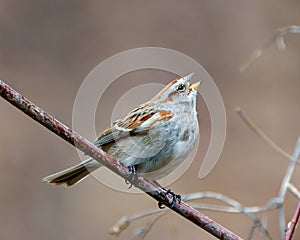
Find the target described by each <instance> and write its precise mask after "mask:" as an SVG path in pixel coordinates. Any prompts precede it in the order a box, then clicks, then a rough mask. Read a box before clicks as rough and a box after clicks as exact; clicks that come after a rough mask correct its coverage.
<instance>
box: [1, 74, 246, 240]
mask: <svg viewBox="0 0 300 240" xmlns="http://www.w3.org/2000/svg"><path fill="white" fill-rule="evenodd" d="M0 95H1V96H2V97H3V98H4V99H5V100H7V101H8V102H9V103H11V104H12V105H14V106H15V107H17V108H18V109H20V110H21V111H22V112H24V113H25V114H26V115H28V116H30V117H31V118H32V119H34V120H36V121H37V122H38V123H40V124H41V125H43V126H44V127H46V128H48V129H49V130H50V131H51V132H53V133H55V134H56V135H58V136H59V137H61V138H63V139H64V140H66V141H67V142H69V143H70V144H72V145H73V146H75V147H76V148H78V149H79V150H81V151H83V152H84V153H86V154H87V155H89V156H90V157H92V158H93V159H95V160H97V161H99V162H100V163H101V164H103V165H104V166H106V167H108V168H109V169H110V170H112V171H113V172H115V173H116V174H118V175H119V176H121V177H122V178H124V179H126V180H127V181H129V182H131V183H132V184H133V185H134V186H136V187H137V188H139V189H141V190H142V191H144V192H145V193H147V194H148V195H149V196H151V197H152V198H154V199H156V200H157V201H159V202H163V203H164V205H166V206H167V207H170V206H171V203H172V199H173V196H172V195H171V194H167V191H166V190H165V189H162V188H160V187H158V186H157V185H156V184H154V183H153V182H152V181H149V180H146V179H144V178H143V177H140V176H138V177H137V178H136V179H135V180H134V182H132V179H131V178H130V177H128V176H129V170H128V169H127V168H126V167H125V166H123V165H122V164H121V163H119V162H118V161H117V160H115V159H113V158H112V157H111V156H109V155H108V154H107V153H105V152H104V151H102V150H101V149H100V148H98V147H96V146H95V145H94V144H92V143H91V142H89V141H88V140H86V139H85V138H83V137H82V136H80V135H79V134H78V133H76V132H75V131H72V130H71V129H70V128H69V127H67V126H66V125H64V124H62V123H61V122H59V121H58V120H56V119H55V118H54V117H53V116H51V115H49V114H48V113H46V112H45V111H44V110H42V109H41V108H39V107H38V106H36V105H35V104H33V103H32V102H30V101H29V100H28V99H26V98H24V97H23V96H22V95H21V94H19V93H18V92H16V91H15V90H14V89H12V88H11V87H10V86H8V85H7V84H5V83H4V82H3V81H1V80H0ZM172 210H173V211H174V212H177V213H178V214H180V215H181V216H183V217H184V218H186V219H188V220H190V221H191V222H193V223H194V224H196V225H197V226H199V227H201V228H202V229H204V230H205V231H207V232H209V233H210V234H212V235H213V236H215V237H217V238H219V239H241V238H240V237H239V236H237V235H235V234H233V233H231V232H230V231H229V230H227V229H226V228H224V227H222V226H221V225H219V224H218V223H216V222H215V221H213V220H211V219H210V218H208V217H207V216H205V215H204V214H202V213H200V212H198V211H197V210H195V209H194V208H192V207H190V206H188V205H187V204H186V203H184V202H183V201H181V202H178V201H177V202H176V204H175V206H174V207H173V208H172Z"/></svg>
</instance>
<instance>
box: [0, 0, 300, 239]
mask: <svg viewBox="0 0 300 240" xmlns="http://www.w3.org/2000/svg"><path fill="white" fill-rule="evenodd" d="M299 13H300V2H299V1H295V0H290V1H278V0H276V1H274V0H253V1H231V0H228V1H214V0H209V1H208V0H205V1H204V0H200V1H192V0H189V1H179V0H177V1H170V0H168V1H147V2H146V1H92V0H87V1H77V0H74V1H64V0H52V1H46V0H39V1H37V0H35V1H34V0H28V1H16V0H0V70H1V71H0V79H2V80H4V81H5V82H7V83H8V84H10V85H11V86H12V87H14V88H15V89H17V90H18V91H20V92H21V93H23V94H24V96H26V97H27V98H29V99H30V100H32V101H33V102H35V103H36V104H38V105H39V106H41V107H42V108H43V109H45V110H46V111H48V112H49V113H51V114H53V115H54V116H55V117H57V118H58V119H59V120H62V121H63V122H64V123H66V124H68V125H69V126H71V124H72V122H71V121H72V107H73V101H74V99H75V96H76V93H77V91H78V88H79V87H80V84H81V83H82V81H83V79H84V78H85V77H86V75H87V74H88V73H89V72H90V71H91V70H92V69H93V68H94V67H95V66H96V65H97V64H98V63H100V62H101V61H103V60H105V59H106V58H108V57H110V56H112V55H114V54H116V53H118V52H120V51H124V50H128V49H132V48H137V47H147V46H155V47H165V48H170V49H174V50H177V51H180V52H183V53H185V54H187V55H189V56H190V57H192V58H194V59H195V60H196V61H198V62H199V63H200V64H202V65H203V66H204V67H205V68H206V70H207V71H208V72H209V73H210V75H211V76H212V77H213V79H214V80H215V82H216V84H217V86H218V88H219V90H220V92H221V94H222V97H223V99H224V103H225V107H226V111H227V120H228V128H227V131H228V132H227V139H226V144H225V148H224V150H223V153H222V155H221V157H220V160H219V162H218V164H217V165H216V167H215V168H214V170H213V171H212V172H211V173H210V174H209V175H208V176H207V177H206V178H205V179H202V180H200V179H198V177H197V176H198V170H199V167H200V165H201V159H203V157H204V154H205V150H206V148H207V144H208V142H209V136H210V119H209V115H208V111H207V109H206V107H205V104H204V103H203V101H202V100H201V99H200V101H199V103H198V110H199V112H200V114H199V120H200V123H201V143H200V148H199V150H198V155H197V159H198V161H194V163H193V166H192V168H190V169H189V170H188V172H186V174H185V175H184V176H183V177H182V178H181V179H180V180H179V181H177V182H175V183H174V184H172V185H171V186H170V187H171V188H172V190H174V191H175V192H177V193H179V192H181V193H191V192H196V191H216V192H220V193H223V194H226V195H228V196H230V197H232V198H235V199H237V200H239V201H241V203H243V204H245V205H247V206H248V205H249V206H250V205H262V204H264V203H266V202H267V201H268V199H270V198H271V197H274V196H276V195H277V194H278V191H279V187H280V183H281V180H282V177H283V175H284V173H285V170H286V168H287V166H288V161H286V160H285V159H283V158H282V157H281V156H279V155H278V154H277V153H275V152H274V151H273V150H272V149H271V148H270V147H269V146H267V145H266V144H265V143H264V142H262V141H261V140H260V139H258V138H257V137H256V136H255V135H254V134H253V133H252V132H251V131H250V130H249V129H248V128H247V127H246V126H245V125H244V123H243V122H242V121H241V120H240V119H239V118H238V116H237V115H236V113H235V112H234V107H236V106H241V107H242V108H243V109H244V110H245V111H246V112H247V113H248V115H249V116H251V118H252V119H253V120H255V122H256V123H257V124H258V125H259V126H260V127H261V128H262V129H263V130H264V131H265V132H266V133H267V134H268V135H269V136H270V137H272V139H274V141H275V142H276V143H278V144H279V145H280V146H281V147H282V148H283V149H285V150H286V151H288V152H289V153H291V152H292V151H293V148H294V145H295V142H296V139H297V137H298V136H299V135H300V124H299V122H300V111H299V103H300V94H299V93H300V91H299V90H300V80H299V77H300V68H299V63H300V36H299V35H298V36H297V35H293V34H290V35H287V36H286V38H285V39H286V43H287V50H286V51H285V52H279V51H278V50H277V49H276V48H275V47H274V46H273V47H271V48H269V49H267V50H266V52H265V53H264V54H263V56H262V57H261V58H260V59H258V61H256V62H255V63H254V64H253V65H252V66H251V67H250V68H249V69H247V70H246V71H245V72H243V73H240V72H239V66H240V65H241V64H242V63H243V62H244V61H245V60H246V59H247V57H249V55H250V54H251V53H252V52H253V50H254V49H256V48H257V47H258V46H259V45H261V44H262V43H263V42H264V41H265V40H267V39H268V38H269V37H270V36H271V35H272V34H273V31H274V30H275V29H277V28H279V27H283V26H287V25H291V24H299V23H300V14H299ZM173 77H174V75H172V74H170V73H166V72H163V71H151V70H144V71H138V72H133V73H130V74H126V75H125V76H123V77H122V78H120V79H119V80H118V81H117V82H116V83H115V84H114V85H113V86H112V89H111V91H110V92H115V96H113V97H112V96H111V94H106V95H104V96H103V99H102V100H101V102H100V104H99V109H98V110H99V111H98V113H97V126H96V127H97V129H98V131H99V133H100V132H101V131H102V130H104V129H105V128H106V127H107V126H108V125H109V124H110V120H111V119H110V116H111V111H112V109H113V106H114V104H115V103H116V102H117V100H118V97H120V95H121V94H122V93H123V92H124V87H126V88H127V89H130V88H131V87H134V86H136V85H138V84H141V83H147V82H151V81H152V79H153V78H155V79H161V83H167V82H168V81H170V80H172V79H173ZM139 103H140V102H137V103H136V104H139ZM0 114H1V124H0V151H1V154H0V216H1V217H0V238H1V239H11V240H13V239H44V240H47V239H49V240H50V239H72V240H74V239H115V237H114V236H110V235H109V234H108V229H109V228H110V227H111V226H112V225H113V224H114V223H115V222H116V221H117V220H118V219H119V218H120V217H121V216H123V215H131V214H133V213H135V212H138V211H141V210H143V209H148V208H151V207H156V202H155V201H153V200H152V199H150V198H149V197H148V196H145V195H142V194H140V195H132V194H124V193H120V192H117V191H114V190H111V189H109V188H107V187H105V186H103V185H102V184H100V183H98V182H97V181H96V180H95V179H94V178H87V179H86V180H85V181H83V182H81V183H80V184H78V185H76V186H75V187H73V188H68V189H66V188H64V187H53V186H50V185H47V184H45V183H43V182H42V181H41V179H42V178H43V177H45V176H46V175H48V174H50V173H53V172H55V171H57V170H61V169H63V168H65V167H68V166H71V165H72V164H75V163H78V162H79V158H78V156H77V153H76V151H75V150H74V148H73V147H72V146H70V145H69V144H67V143H65V142H64V141H62V140H60V139H59V138H58V137H56V136H55V135H53V134H52V133H50V132H49V131H48V130H46V129H45V128H43V127H41V126H40V125H38V124H37V123H35V122H34V121H32V120H31V119H29V118H28V117H26V116H25V115H24V114H22V113H21V112H19V111H18V110H16V109H15V108H14V107H12V106H11V105H9V104H8V103H6V102H5V101H4V100H0ZM90 140H91V141H93V139H90ZM299 179H300V174H299V167H297V169H296V171H295V174H294V176H293V182H294V183H295V185H297V186H298V187H299V184H298V182H299ZM202 202H203V201H202ZM296 203H297V201H296V199H295V198H294V197H293V196H290V194H289V196H288V198H287V199H286V203H285V209H286V217H287V219H289V218H291V216H292V213H293V210H294V209H295V207H296ZM205 213H206V214H207V215H208V216H210V217H212V218H213V219H215V220H216V221H218V222H219V223H221V224H223V225H225V226H226V227H228V228H230V229H231V230H232V231H234V232H235V233H237V234H239V235H240V236H242V237H244V238H246V237H247V234H248V232H249V230H250V228H251V221H250V220H249V219H248V218H246V217H245V216H242V215H234V214H225V213H215V212H209V211H205ZM143 223H145V221H144V219H141V220H140V221H138V222H136V223H134V224H132V226H130V228H129V229H128V230H126V231H125V232H124V233H122V235H120V236H119V239H130V237H131V236H132V234H133V232H134V229H135V228H137V227H138V226H140V225H142V224H143ZM268 226H269V230H270V233H271V235H272V236H273V239H279V237H278V236H279V231H278V221H277V215H276V211H273V212H272V213H271V215H270V217H269V224H268ZM299 236H300V233H299V232H298V233H297V236H296V237H295V239H297V237H298V238H299ZM158 237H159V238H160V239H166V240H167V239H172V240H175V239H183V238H185V239H187V238H188V239H199V238H203V239H214V238H213V237H211V236H210V235H208V234H207V233H205V232H204V231H202V230H201V229H199V228H197V227H196V226H194V225H193V224H191V223H189V222H187V221H186V220H184V219H183V218H181V217H180V216H178V215H176V214H175V213H169V214H168V215H167V216H165V217H163V218H161V219H160V220H159V221H158V222H157V223H156V224H155V226H154V228H153V229H152V231H151V232H150V233H149V235H148V237H147V238H146V239H156V238H158ZM255 239H261V237H260V235H259V234H256V235H255Z"/></svg>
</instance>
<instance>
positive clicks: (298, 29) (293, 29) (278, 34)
mask: <svg viewBox="0 0 300 240" xmlns="http://www.w3.org/2000/svg"><path fill="white" fill-rule="evenodd" d="M287 33H300V26H296V25H291V26H287V27H283V28H278V29H277V30H275V33H274V34H273V36H272V37H271V38H270V39H269V40H267V41H266V42H265V43H264V44H262V45H261V46H260V47H259V48H257V49H256V50H255V51H254V52H253V53H252V55H251V56H250V57H249V58H248V59H247V60H246V62H245V63H244V64H243V65H241V67H240V72H243V71H245V70H246V69H247V68H248V67H250V66H251V65H252V64H253V63H254V62H255V61H256V60H257V59H258V58H259V57H260V56H261V55H262V54H263V52H264V51H265V50H266V49H267V48H269V47H270V46H271V45H272V44H274V43H276V45H277V48H278V49H279V50H281V51H282V50H285V48H286V45H285V43H284V39H283V36H284V35H286V34H287Z"/></svg>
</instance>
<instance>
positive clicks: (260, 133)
mask: <svg viewBox="0 0 300 240" xmlns="http://www.w3.org/2000/svg"><path fill="white" fill-rule="evenodd" d="M235 111H236V112H237V114H238V115H239V117H240V118H241V119H242V120H243V122H244V123H245V124H246V125H247V126H248V127H249V128H250V129H251V130H252V131H253V132H254V133H255V134H256V135H257V136H259V137H260V138H261V139H262V140H263V141H265V142H266V143H267V144H268V145H270V146H271V147H272V148H273V149H274V150H275V151H276V152H278V153H279V154H281V155H282V156H284V157H285V158H287V159H289V160H291V158H292V156H291V155H290V154H288V153H287V152H285V151H284V150H283V149H282V148H281V147H279V146H278V145H277V144H276V143H275V142H273V141H272V139H271V138H269V137H268V136H267V135H266V134H265V133H264V132H263V131H262V130H260V129H259V128H258V127H257V125H256V124H255V123H254V122H253V121H252V120H251V119H250V118H249V117H248V116H247V114H246V113H245V112H244V111H243V110H242V109H241V108H240V107H236V108H235Z"/></svg>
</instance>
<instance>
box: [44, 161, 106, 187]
mask: <svg viewBox="0 0 300 240" xmlns="http://www.w3.org/2000/svg"><path fill="white" fill-rule="evenodd" d="M99 167H101V164H100V163H99V162H98V161H96V160H94V159H92V158H90V159H88V160H86V161H84V162H82V163H80V164H78V165H76V166H73V167H70V168H67V169H65V170H63V171H61V172H58V173H54V174H52V175H50V176H48V177H45V178H43V181H44V182H47V183H53V184H55V185H61V184H64V185H65V186H67V187H70V186H72V185H74V184H75V183H78V182H79V181H81V180H82V179H84V178H85V177H86V176H87V175H89V174H90V173H91V172H92V171H95V170H96V169H97V168H99Z"/></svg>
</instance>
